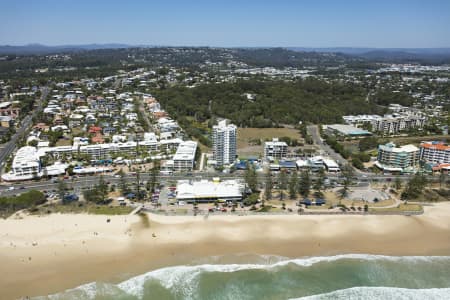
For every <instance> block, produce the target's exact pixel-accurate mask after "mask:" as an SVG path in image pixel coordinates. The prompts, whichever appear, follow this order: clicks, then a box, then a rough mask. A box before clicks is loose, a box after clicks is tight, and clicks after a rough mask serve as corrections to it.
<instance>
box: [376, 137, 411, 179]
mask: <svg viewBox="0 0 450 300" xmlns="http://www.w3.org/2000/svg"><path fill="white" fill-rule="evenodd" d="M418 164H419V148H417V147H416V146H414V145H405V146H401V147H396V146H395V144H394V143H387V144H386V145H379V146H378V159H377V162H376V165H377V166H378V167H379V168H380V169H383V170H385V171H392V172H403V171H406V170H407V169H411V168H415V167H416V166H417V165H418Z"/></svg>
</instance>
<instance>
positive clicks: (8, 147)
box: [0, 87, 48, 174]
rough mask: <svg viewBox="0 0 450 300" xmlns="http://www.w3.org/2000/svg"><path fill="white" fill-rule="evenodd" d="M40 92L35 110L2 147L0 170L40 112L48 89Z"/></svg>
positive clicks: (45, 88)
mask: <svg viewBox="0 0 450 300" xmlns="http://www.w3.org/2000/svg"><path fill="white" fill-rule="evenodd" d="M41 91H42V96H41V99H40V101H39V103H38V107H37V109H35V110H34V111H33V114H32V115H27V116H25V118H23V120H22V124H21V127H20V128H19V129H18V130H17V132H16V133H15V134H14V135H13V136H12V137H11V140H10V141H9V142H7V143H6V144H5V145H4V147H3V149H1V150H0V169H2V168H3V166H4V163H5V161H6V160H7V159H8V157H9V156H10V155H11V153H12V152H13V151H14V149H15V148H16V145H17V142H18V141H19V139H20V138H21V137H22V136H23V135H24V134H25V133H26V131H28V130H29V128H30V126H31V124H32V121H33V117H34V116H36V115H37V114H38V112H39V111H40V110H42V103H43V102H44V101H43V100H45V98H46V97H47V95H48V88H47V87H44V88H43V89H42V90H41ZM0 174H1V172H0Z"/></svg>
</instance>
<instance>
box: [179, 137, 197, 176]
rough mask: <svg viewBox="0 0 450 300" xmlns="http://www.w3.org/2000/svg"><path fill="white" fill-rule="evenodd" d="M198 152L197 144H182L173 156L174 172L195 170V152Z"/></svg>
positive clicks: (190, 142) (192, 142)
mask: <svg viewBox="0 0 450 300" xmlns="http://www.w3.org/2000/svg"><path fill="white" fill-rule="evenodd" d="M196 151H197V142H194V141H186V142H182V143H181V144H180V145H179V146H178V148H177V152H176V153H175V155H174V156H173V170H174V171H191V170H193V169H194V163H195V152H196Z"/></svg>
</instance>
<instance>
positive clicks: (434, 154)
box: [420, 142, 450, 164]
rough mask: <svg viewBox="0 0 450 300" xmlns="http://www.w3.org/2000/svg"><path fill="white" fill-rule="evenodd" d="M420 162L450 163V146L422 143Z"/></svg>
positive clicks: (437, 143) (440, 143)
mask: <svg viewBox="0 0 450 300" xmlns="http://www.w3.org/2000/svg"><path fill="white" fill-rule="evenodd" d="M420 160H422V161H424V162H426V163H432V164H448V163H450V145H448V144H445V143H443V142H422V143H421V144H420Z"/></svg>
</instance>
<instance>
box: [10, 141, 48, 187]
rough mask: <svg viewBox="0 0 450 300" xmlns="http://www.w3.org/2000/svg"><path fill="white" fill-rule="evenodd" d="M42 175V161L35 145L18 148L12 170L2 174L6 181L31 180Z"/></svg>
mask: <svg viewBox="0 0 450 300" xmlns="http://www.w3.org/2000/svg"><path fill="white" fill-rule="evenodd" d="M40 176H41V163H40V159H39V154H38V151H37V149H36V148H35V147H31V146H25V147H22V148H20V149H19V150H17V153H16V155H15V156H14V159H13V162H12V167H11V172H8V173H5V174H3V175H2V179H3V180H6V181H14V180H29V179H33V178H38V177H40Z"/></svg>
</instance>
